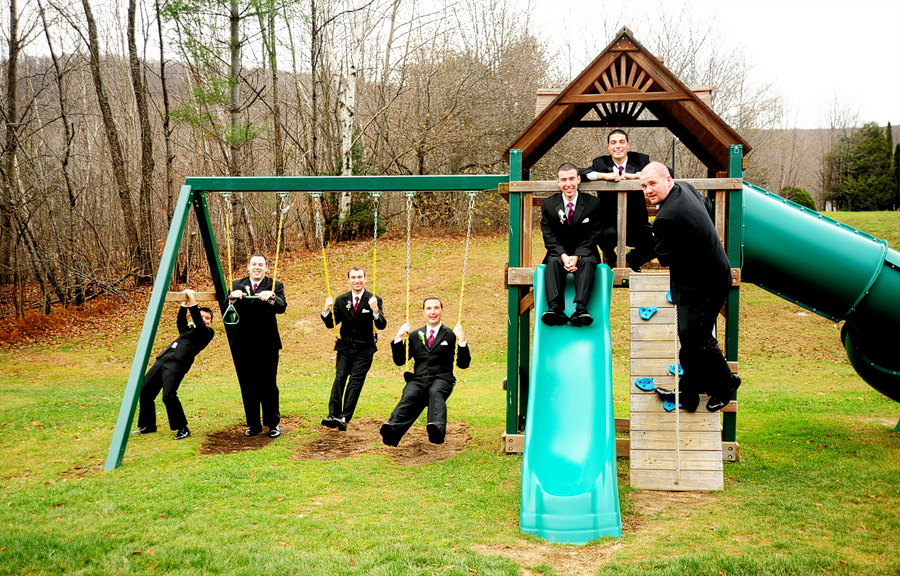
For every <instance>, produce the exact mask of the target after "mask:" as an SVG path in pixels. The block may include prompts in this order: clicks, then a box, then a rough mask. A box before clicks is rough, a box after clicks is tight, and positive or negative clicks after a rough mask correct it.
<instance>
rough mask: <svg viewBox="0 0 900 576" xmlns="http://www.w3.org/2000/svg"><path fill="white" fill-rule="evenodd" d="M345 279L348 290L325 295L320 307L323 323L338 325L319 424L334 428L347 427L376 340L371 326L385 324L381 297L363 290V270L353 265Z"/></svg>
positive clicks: (364, 380)
mask: <svg viewBox="0 0 900 576" xmlns="http://www.w3.org/2000/svg"><path fill="white" fill-rule="evenodd" d="M347 279H348V280H349V282H350V291H349V292H344V293H343V294H341V295H340V296H338V297H337V298H332V297H330V296H329V297H328V298H326V299H325V309H324V310H322V322H324V323H325V326H327V327H328V328H329V329H331V328H334V326H335V324H340V325H341V336H340V338H338V339H337V341H335V343H334V349H335V351H337V361H336V363H335V364H336V366H335V375H334V384H332V386H331V399H330V401H329V402H328V417H327V418H325V419H324V420H322V426H327V427H328V428H337V429H338V430H340V431H341V432H344V431H345V430H347V424H349V423H350V419H351V418H353V411H354V410H356V403H357V401H359V394H360V392H362V387H363V384H365V382H366V374H368V373H369V368H371V366H372V357H373V356H374V355H375V352H376V351H377V347H376V346H375V343H376V342H378V334H376V332H375V328H378V329H379V330H384V328H385V327H386V326H387V318H385V317H384V308H383V307H382V303H381V297H380V296H375V295H374V294H372V293H371V292H369V291H368V290H366V272H365V270H363V269H362V268H360V267H359V266H353V267H352V268H350V270H348V271H347ZM348 378H349V379H350V381H349V382H347V379H348ZM344 386H346V394H345V392H344Z"/></svg>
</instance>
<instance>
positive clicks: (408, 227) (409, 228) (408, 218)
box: [403, 191, 416, 366]
mask: <svg viewBox="0 0 900 576" xmlns="http://www.w3.org/2000/svg"><path fill="white" fill-rule="evenodd" d="M403 196H404V197H406V323H407V324H409V268H410V260H411V258H410V251H409V247H410V236H411V233H412V207H413V198H415V196H416V193H415V192H413V191H406V192H404V193H403ZM409 338H410V336H409V335H407V337H406V366H409V361H410V358H409Z"/></svg>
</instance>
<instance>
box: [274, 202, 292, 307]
mask: <svg viewBox="0 0 900 576" xmlns="http://www.w3.org/2000/svg"><path fill="white" fill-rule="evenodd" d="M276 196H277V197H278V206H277V207H276V210H278V235H277V236H276V237H275V267H274V268H273V269H272V291H273V292H274V291H275V280H276V279H277V278H278V254H279V253H280V252H281V227H282V225H283V224H284V215H285V214H287V211H288V210H290V209H291V205H290V204H288V205H286V206H285V207H284V208H282V207H281V203H282V202H281V201H282V200H283V199H284V198H290V196H291V193H290V192H278V194H276Z"/></svg>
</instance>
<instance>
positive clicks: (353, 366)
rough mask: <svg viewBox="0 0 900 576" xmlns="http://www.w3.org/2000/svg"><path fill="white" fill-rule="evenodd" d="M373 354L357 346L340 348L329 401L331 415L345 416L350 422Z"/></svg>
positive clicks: (346, 420) (345, 420) (370, 365)
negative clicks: (356, 347) (345, 348)
mask: <svg viewBox="0 0 900 576" xmlns="http://www.w3.org/2000/svg"><path fill="white" fill-rule="evenodd" d="M373 356H374V354H373V353H372V352H368V351H364V350H358V349H355V348H349V349H347V350H338V352H337V361H336V362H335V374H334V384H332V385H331V399H330V400H329V402H328V415H329V416H333V417H335V418H343V419H344V422H350V419H351V418H353V412H354V411H355V410H356V403H357V402H358V401H359V395H360V393H361V392H362V388H363V384H365V383H366V374H368V373H369V368H371V367H372V357H373ZM348 378H349V382H348V381H347V380H348ZM345 386H346V391H345Z"/></svg>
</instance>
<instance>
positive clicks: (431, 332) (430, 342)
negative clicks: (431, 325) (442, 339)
mask: <svg viewBox="0 0 900 576" xmlns="http://www.w3.org/2000/svg"><path fill="white" fill-rule="evenodd" d="M433 345H434V330H429V331H428V348H429V349H430V348H431V347H432V346H433Z"/></svg>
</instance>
